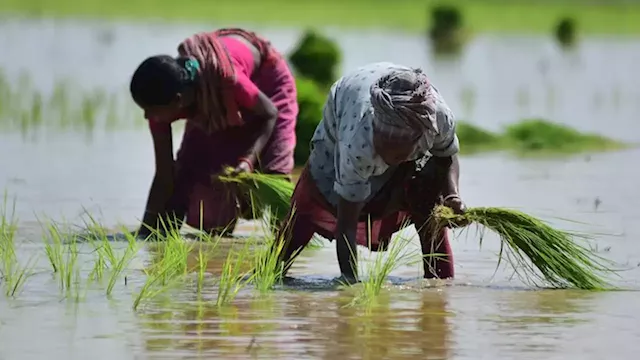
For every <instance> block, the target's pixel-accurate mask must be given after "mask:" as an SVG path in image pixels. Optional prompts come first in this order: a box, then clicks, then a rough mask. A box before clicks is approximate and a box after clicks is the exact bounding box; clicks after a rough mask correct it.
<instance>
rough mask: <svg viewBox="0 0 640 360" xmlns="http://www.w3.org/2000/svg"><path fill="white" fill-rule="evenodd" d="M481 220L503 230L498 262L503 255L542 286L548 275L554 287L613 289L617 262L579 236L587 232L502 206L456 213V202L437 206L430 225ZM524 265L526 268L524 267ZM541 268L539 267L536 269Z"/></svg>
mask: <svg viewBox="0 0 640 360" xmlns="http://www.w3.org/2000/svg"><path fill="white" fill-rule="evenodd" d="M468 224H477V225H481V226H482V227H484V228H486V229H489V230H491V231H493V232H495V233H496V234H497V235H499V237H500V239H501V246H500V253H499V260H498V266H499V265H500V263H501V260H502V259H503V257H506V258H507V260H508V261H509V262H510V263H511V265H512V266H513V268H514V270H515V271H516V272H517V273H518V275H520V276H521V278H522V279H523V280H525V281H527V282H530V283H533V284H534V285H537V286H539V285H540V284H541V281H546V283H548V284H550V285H551V286H553V287H558V288H565V287H574V288H578V289H586V290H604V289H609V288H610V285H609V284H608V282H607V281H606V280H605V279H604V277H603V276H602V275H603V274H604V273H611V272H613V271H614V270H612V269H611V268H610V267H609V266H610V265H611V264H612V262H610V261H608V260H606V259H605V258H603V257H600V256H598V255H597V254H594V253H593V252H591V251H590V250H589V248H588V247H587V246H583V245H581V244H578V243H577V242H576V241H574V239H578V238H582V239H583V240H584V239H585V238H587V237H586V236H585V235H578V234H575V233H570V232H567V231H562V230H558V229H555V228H553V227H551V226H549V225H548V224H546V223H545V222H543V221H541V220H539V219H537V218H535V217H533V216H531V215H528V214H525V213H523V212H521V211H517V210H511V209H504V208H496V207H477V208H469V209H467V211H466V212H465V214H464V215H456V214H454V213H453V211H452V210H451V209H450V208H447V207H444V206H438V207H436V208H435V209H434V212H433V214H432V217H431V221H430V225H429V226H433V227H434V229H442V228H443V227H451V228H455V227H463V226H467V225H468ZM520 268H522V269H523V270H524V273H520V270H519V269H520ZM536 270H537V271H536Z"/></svg>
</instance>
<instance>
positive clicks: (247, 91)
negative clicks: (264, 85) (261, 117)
mask: <svg viewBox="0 0 640 360" xmlns="http://www.w3.org/2000/svg"><path fill="white" fill-rule="evenodd" d="M220 41H221V42H222V43H223V44H224V46H225V47H226V48H227V51H228V52H229V56H230V57H231V63H232V64H233V67H234V70H235V73H236V84H235V88H234V89H233V90H234V98H235V100H236V101H237V103H238V105H239V106H240V107H241V108H247V109H250V108H252V107H253V106H254V105H255V104H256V102H257V101H258V94H259V93H260V89H258V87H257V86H256V84H254V83H253V81H251V75H252V74H253V71H254V70H255V64H254V58H253V53H252V52H251V49H249V47H248V46H247V45H245V44H244V43H243V42H242V41H240V40H238V39H235V38H231V37H223V38H220ZM187 117H188V115H187V114H186V113H182V114H180V116H179V117H178V118H177V119H174V120H173V121H171V123H173V122H174V121H177V120H180V119H186V118H187ZM171 123H159V122H157V121H154V120H153V119H149V128H150V129H151V131H152V132H156V131H171Z"/></svg>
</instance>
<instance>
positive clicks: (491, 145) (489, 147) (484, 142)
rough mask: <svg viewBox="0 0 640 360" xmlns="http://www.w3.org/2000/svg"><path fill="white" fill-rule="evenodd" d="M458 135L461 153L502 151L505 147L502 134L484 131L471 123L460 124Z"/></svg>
mask: <svg viewBox="0 0 640 360" xmlns="http://www.w3.org/2000/svg"><path fill="white" fill-rule="evenodd" d="M456 133H457V135H458V140H459V141H460V152H461V153H463V154H472V153H477V152H482V151H494V150H501V149H504V147H505V141H504V138H503V137H502V136H501V135H500V134H496V133H493V132H490V131H487V130H484V129H482V128H480V127H478V126H475V125H473V124H471V123H467V122H463V121H460V122H458V123H457V124H456Z"/></svg>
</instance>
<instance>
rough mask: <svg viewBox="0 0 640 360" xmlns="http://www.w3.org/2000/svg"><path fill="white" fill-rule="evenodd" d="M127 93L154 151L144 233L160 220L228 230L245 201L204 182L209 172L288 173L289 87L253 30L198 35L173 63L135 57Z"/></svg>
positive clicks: (281, 63)
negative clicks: (176, 128) (180, 125)
mask: <svg viewBox="0 0 640 360" xmlns="http://www.w3.org/2000/svg"><path fill="white" fill-rule="evenodd" d="M131 95H132V97H133V100H134V101H135V102H136V103H137V104H138V105H139V106H140V107H141V108H142V109H143V110H144V112H145V117H146V118H147V119H148V120H149V128H150V129H151V135H152V136H153V144H154V150H155V165H156V171H155V177H154V179H153V184H152V185H151V190H150V191H149V198H148V201H147V205H146V209H145V214H144V219H143V221H142V222H143V226H141V228H140V233H141V234H143V235H148V233H149V231H148V229H147V228H148V227H151V228H156V226H157V222H158V220H159V218H161V217H162V216H168V219H165V220H177V223H178V224H176V225H180V224H181V223H182V221H184V220H185V219H186V222H187V223H188V224H189V225H191V226H193V227H196V228H200V226H202V227H203V229H202V230H205V231H208V232H217V233H220V232H222V230H226V231H228V232H231V231H233V228H234V226H235V223H236V220H237V218H238V216H239V215H240V213H239V212H238V207H239V205H247V201H246V199H245V198H244V197H240V198H239V197H238V196H236V194H235V193H234V192H230V191H229V188H228V187H225V185H224V184H222V183H221V182H213V183H212V175H216V174H219V173H221V172H222V171H223V168H224V167H225V166H232V167H235V169H236V172H242V171H252V170H253V169H254V168H256V169H260V171H261V172H263V173H271V174H286V175H288V174H290V173H291V171H292V170H293V150H294V148H295V144H296V136H295V127H296V117H297V115H298V103H297V100H296V86H295V81H294V78H293V76H292V75H291V71H290V70H289V67H288V65H287V62H286V61H285V59H284V58H283V57H282V56H281V55H280V54H279V53H278V52H277V51H276V50H275V49H274V48H273V47H272V46H271V45H270V43H269V42H268V41H267V40H265V39H263V38H261V37H259V36H257V35H256V34H254V33H252V32H249V31H245V30H242V29H221V30H217V31H213V32H205V33H198V34H195V35H193V36H192V37H190V38H188V39H186V40H185V41H184V42H182V43H181V44H180V45H179V46H178V57H173V56H169V55H158V56H153V57H150V58H148V59H146V60H144V61H143V62H142V64H140V66H139V67H138V68H137V70H136V71H135V73H134V74H133V77H132V79H131ZM178 119H187V122H186V127H185V132H184V136H183V138H182V144H181V146H180V150H179V151H178V154H177V158H176V159H175V160H174V158H173V145H172V136H171V124H172V123H173V122H174V121H176V120H178ZM241 208H244V209H247V208H249V206H245V207H241ZM242 213H246V211H243V212H242ZM247 215H251V214H247ZM160 229H162V227H160Z"/></svg>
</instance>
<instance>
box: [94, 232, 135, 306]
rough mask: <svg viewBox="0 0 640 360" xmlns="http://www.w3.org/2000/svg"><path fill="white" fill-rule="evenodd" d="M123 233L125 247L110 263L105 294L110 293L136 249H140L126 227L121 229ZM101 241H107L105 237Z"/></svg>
mask: <svg viewBox="0 0 640 360" xmlns="http://www.w3.org/2000/svg"><path fill="white" fill-rule="evenodd" d="M123 233H124V234H125V236H126V238H127V242H128V244H127V248H126V249H125V250H124V252H123V254H122V255H121V256H120V258H119V259H118V261H117V262H115V263H114V264H112V267H111V274H110V276H109V282H108V284H107V290H106V293H107V296H110V295H111V293H112V292H113V288H114V287H115V285H116V282H117V281H118V279H120V276H121V275H122V273H123V272H124V270H125V269H126V268H127V267H128V266H129V264H130V263H131V261H132V260H133V258H134V257H135V256H136V254H137V253H138V250H139V249H140V245H139V244H138V242H137V241H136V237H135V236H134V235H133V234H131V233H130V232H127V231H126V229H125V231H123ZM103 242H108V241H107V240H106V237H105V238H104V240H103Z"/></svg>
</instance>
